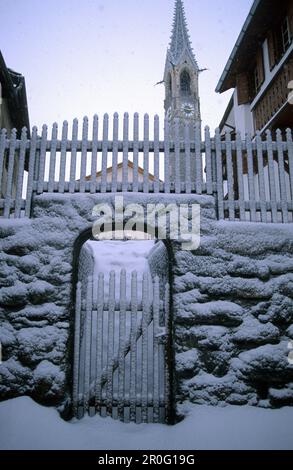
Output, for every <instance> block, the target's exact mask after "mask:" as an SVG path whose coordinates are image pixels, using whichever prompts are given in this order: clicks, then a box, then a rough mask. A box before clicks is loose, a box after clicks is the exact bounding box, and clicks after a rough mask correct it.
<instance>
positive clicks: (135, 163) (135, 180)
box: [133, 113, 139, 192]
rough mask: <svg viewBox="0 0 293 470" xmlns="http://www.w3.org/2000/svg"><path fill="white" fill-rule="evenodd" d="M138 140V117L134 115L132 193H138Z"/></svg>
mask: <svg viewBox="0 0 293 470" xmlns="http://www.w3.org/2000/svg"><path fill="white" fill-rule="evenodd" d="M138 138H139V116H138V113H135V114H134V120H133V192H137V191H138V153H139V151H138V147H139V143H138Z"/></svg>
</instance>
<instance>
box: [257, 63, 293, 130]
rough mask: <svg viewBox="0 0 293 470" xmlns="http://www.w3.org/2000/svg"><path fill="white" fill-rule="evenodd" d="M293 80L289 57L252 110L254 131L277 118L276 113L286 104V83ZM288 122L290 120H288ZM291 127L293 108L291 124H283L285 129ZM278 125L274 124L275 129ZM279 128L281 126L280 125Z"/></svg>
mask: <svg viewBox="0 0 293 470" xmlns="http://www.w3.org/2000/svg"><path fill="white" fill-rule="evenodd" d="M291 80H293V57H292V56H291V57H290V59H289V61H288V62H286V63H285V64H284V66H283V68H282V69H281V71H280V72H279V74H278V75H277V76H276V78H275V79H274V81H273V83H272V84H271V85H270V87H269V88H268V89H267V90H266V92H265V93H264V94H263V96H262V97H261V99H260V101H259V102H258V103H257V105H256V106H255V108H254V110H253V114H254V120H255V128H256V130H262V129H263V128H264V127H266V125H267V124H268V123H269V122H270V121H271V120H272V119H273V118H274V116H276V117H277V114H278V112H279V111H280V110H281V109H282V108H283V107H284V106H285V105H286V103H287V102H288V95H289V91H290V90H289V89H288V83H289V82H290V81H291ZM288 105H289V104H288ZM289 121H290V119H289ZM292 126H293V107H292V117H291V122H288V124H285V127H292ZM277 127H279V126H278V123H277V121H276V123H275V124H274V128H275V129H276V128H277ZM280 127H281V124H280Z"/></svg>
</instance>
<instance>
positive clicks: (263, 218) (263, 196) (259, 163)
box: [256, 131, 267, 222]
mask: <svg viewBox="0 0 293 470" xmlns="http://www.w3.org/2000/svg"><path fill="white" fill-rule="evenodd" d="M256 147H257V169H258V182H259V197H260V204H261V221H262V222H267V211H266V191H265V177H264V160H263V146H262V139H261V134H260V132H259V131H257V132H256Z"/></svg>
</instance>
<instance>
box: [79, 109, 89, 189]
mask: <svg viewBox="0 0 293 470" xmlns="http://www.w3.org/2000/svg"><path fill="white" fill-rule="evenodd" d="M88 129H89V120H88V118H87V117H86V116H85V117H84V118H83V125H82V146H81V159H80V185H79V192H80V193H84V192H85V178H86V167H87V141H88Z"/></svg>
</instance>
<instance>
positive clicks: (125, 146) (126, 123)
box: [122, 113, 129, 191]
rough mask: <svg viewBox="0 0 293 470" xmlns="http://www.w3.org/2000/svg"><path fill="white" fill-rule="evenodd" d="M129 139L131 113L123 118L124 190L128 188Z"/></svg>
mask: <svg viewBox="0 0 293 470" xmlns="http://www.w3.org/2000/svg"><path fill="white" fill-rule="evenodd" d="M128 139H129V115H128V113H125V114H124V119H123V163H122V191H127V190H128Z"/></svg>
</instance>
